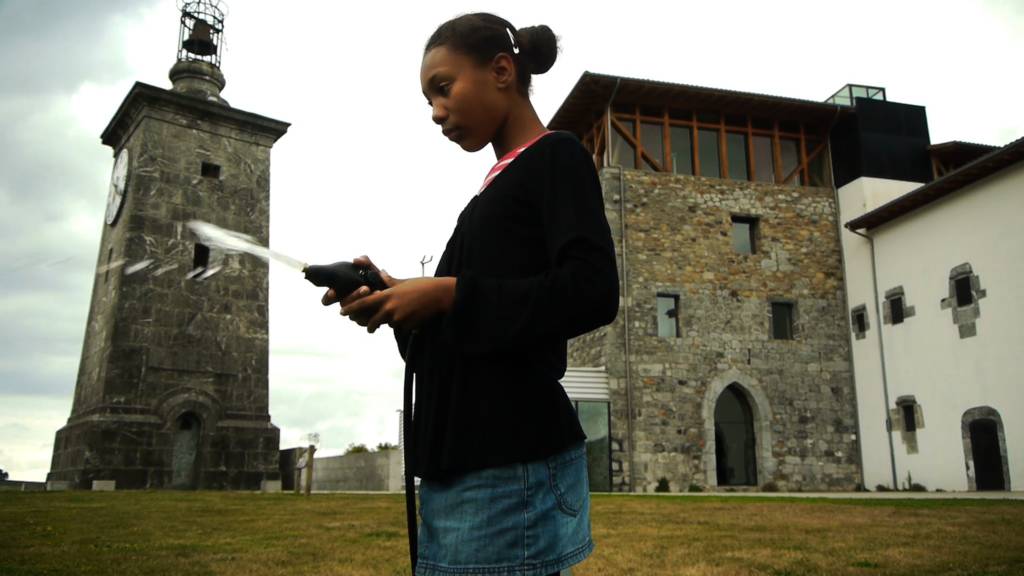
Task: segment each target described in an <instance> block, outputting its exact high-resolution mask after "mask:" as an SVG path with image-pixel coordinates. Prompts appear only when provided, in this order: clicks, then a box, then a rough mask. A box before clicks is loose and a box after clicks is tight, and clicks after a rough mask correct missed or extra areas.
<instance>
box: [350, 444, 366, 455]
mask: <svg viewBox="0 0 1024 576" xmlns="http://www.w3.org/2000/svg"><path fill="white" fill-rule="evenodd" d="M369 451H370V449H369V448H367V447H366V444H349V445H348V448H345V454H364V453H366V452H369Z"/></svg>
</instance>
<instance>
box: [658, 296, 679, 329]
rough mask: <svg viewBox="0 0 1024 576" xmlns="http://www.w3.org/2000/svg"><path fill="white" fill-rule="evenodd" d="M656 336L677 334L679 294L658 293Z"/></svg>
mask: <svg viewBox="0 0 1024 576" xmlns="http://www.w3.org/2000/svg"><path fill="white" fill-rule="evenodd" d="M658 336H660V337H661V338H677V337H678V336H679V296H677V295H675V294H658Z"/></svg>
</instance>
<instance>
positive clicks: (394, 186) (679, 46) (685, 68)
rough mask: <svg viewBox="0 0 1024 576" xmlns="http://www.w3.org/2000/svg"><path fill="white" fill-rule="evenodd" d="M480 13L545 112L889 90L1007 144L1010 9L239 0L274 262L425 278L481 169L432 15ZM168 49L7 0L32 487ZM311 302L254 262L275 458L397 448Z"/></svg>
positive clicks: (4, 203) (1014, 90)
mask: <svg viewBox="0 0 1024 576" xmlns="http://www.w3.org/2000/svg"><path fill="white" fill-rule="evenodd" d="M398 6H401V9H399V8H398ZM584 6H586V8H585V9H583V7H584ZM480 10H483V11H493V12H496V13H498V14H500V15H502V16H504V17H505V18H507V19H509V20H510V21H511V22H512V23H513V24H515V25H516V26H529V25H534V24H541V23H543V24H548V25H549V26H551V27H552V29H553V30H554V31H555V33H556V34H558V35H559V36H560V37H561V42H562V53H561V55H560V57H559V60H558V62H556V64H555V66H554V68H552V70H551V72H549V73H548V74H546V75H543V76H538V77H536V78H535V80H534V82H535V85H534V97H533V101H534V104H535V106H536V108H537V111H538V113H539V114H540V116H541V118H542V119H543V120H544V121H547V120H549V119H550V118H551V116H552V115H553V114H554V112H555V110H556V109H557V108H558V106H559V105H560V104H561V102H562V100H563V99H564V98H565V96H566V95H567V94H568V92H569V90H570V89H571V88H572V86H573V84H574V83H575V82H576V80H577V79H578V78H579V76H580V74H581V73H583V71H585V70H589V71H593V72H600V73H605V74H614V75H621V76H630V77H638V78H649V79H655V80H662V81H668V82H680V83H686V84H697V85H703V86H711V87H716V88H726V89H731V90H741V91H748V92H760V93H767V94H775V95H780V96H789V97H795V98H804V99H809V100H823V99H825V98H827V97H828V96H829V95H831V94H832V93H833V92H834V91H835V90H837V89H838V88H840V87H841V86H842V85H844V84H846V83H862V84H869V85H875V86H884V87H886V88H887V94H888V98H889V99H890V100H893V101H898V102H906V103H911V104H919V105H923V106H925V107H927V111H928V117H929V128H930V132H931V138H932V142H942V141H946V140H954V139H955V140H967V141H973V142H982V143H986V144H999V145H1001V144H1005V143H1007V142H1009V141H1011V140H1014V139H1016V138H1020V137H1021V136H1024V115H1022V114H1021V113H1020V109H1019V102H1020V98H1021V94H1024V79H1022V75H1021V74H1020V71H1019V69H1020V62H1021V60H1022V56H1024V2H1021V1H1020V0H1002V1H999V0H992V1H987V2H983V1H961V2H939V1H934V0H933V1H921V2H911V1H903V0H896V1H894V0H885V1H876V0H862V1H859V2H826V1H823V0H818V1H814V2H785V1H774V2H764V1H756V2H731V1H724V0H718V1H714V2H711V1H707V2H701V3H697V2H678V1H676V2H644V1H634V2H629V3H621V2H615V3H600V2H588V3H582V2H561V3H559V2H550V1H548V2H529V1H519V2H478V3H473V4H469V3H456V2H444V1H441V2H433V3H429V6H428V5H427V3H408V4H406V3H402V4H395V3H386V2H369V3H366V2H327V1H324V2H317V1H312V0H310V1H302V2H299V1H296V2H288V3H284V2H270V1H254V0H234V2H232V3H231V5H230V12H229V15H228V18H227V22H226V43H225V51H224V54H223V70H224V73H225V75H226V77H227V82H228V83H227V88H226V89H225V90H224V92H223V95H224V97H225V98H226V99H227V100H228V101H229V102H230V103H231V105H232V106H233V107H235V108H239V109H242V110H246V111H249V112H254V113H257V114H262V115H265V116H270V117H273V118H277V119H280V120H284V121H287V122H290V123H291V124H292V126H291V129H290V130H289V131H288V133H287V134H286V135H285V136H284V137H283V138H282V139H281V140H280V141H278V143H277V145H276V146H275V147H274V150H273V154H272V168H271V171H272V182H271V237H272V240H271V243H272V245H273V247H274V248H276V249H278V250H280V251H283V252H285V253H288V254H291V255H293V256H295V257H296V258H299V259H300V260H303V261H309V262H330V261H335V260H340V259H351V258H353V257H354V256H357V255H359V254H363V253H366V254H369V255H370V256H371V257H373V258H374V260H375V261H376V262H377V263H378V264H379V265H381V266H382V267H384V268H386V269H387V270H388V271H389V272H391V273H392V275H394V276H397V277H404V276H414V275H419V274H420V265H419V261H420V258H421V257H422V256H424V255H428V256H429V255H434V257H435V263H436V259H437V257H439V256H440V253H441V251H442V250H443V248H444V243H445V241H446V240H447V238H448V235H449V234H450V232H451V229H452V226H453V224H454V221H455V218H456V216H457V215H458V213H459V211H460V210H461V208H462V206H463V205H464V204H465V203H466V202H467V201H468V199H469V198H470V197H471V196H472V194H473V193H474V192H475V191H476V189H477V187H478V186H479V183H480V181H481V180H482V179H483V177H484V175H485V174H486V172H487V170H488V169H489V168H490V165H491V164H492V163H493V162H494V156H493V153H492V152H491V151H490V150H489V149H486V150H484V151H481V152H479V153H476V154H466V153H465V152H463V151H462V150H461V149H459V148H458V147H457V146H455V145H454V144H452V143H450V142H448V141H447V140H446V139H444V138H443V137H442V136H441V134H440V130H439V128H438V127H437V126H435V125H434V124H433V123H432V122H431V121H430V110H429V108H428V106H427V105H426V101H425V100H424V99H423V96H422V95H421V94H420V88H419V77H418V73H419V63H420V56H421V54H422V46H423V43H424V42H425V41H426V39H427V37H428V36H429V35H430V34H431V32H433V30H434V28H435V27H436V26H437V25H438V24H440V23H441V22H443V21H444V20H446V19H448V18H450V17H452V16H455V15H457V14H460V13H463V12H469V11H480ZM177 39H178V15H177V10H176V7H175V1H174V0H120V1H118V2H110V1H107V0H75V1H57V0H0V126H2V127H3V129H2V130H0V468H3V469H5V470H7V471H9V472H10V473H11V478H12V479H22V480H43V479H44V478H45V476H46V472H47V471H48V469H49V464H50V457H51V454H52V449H53V437H54V433H55V432H56V431H57V429H59V428H60V427H61V426H63V425H64V423H65V422H66V420H67V417H68V415H69V413H70V409H71V398H72V394H73V391H74V386H75V378H76V375H77V370H78V362H79V357H80V354H81V347H82V339H83V335H84V331H85V324H86V316H87V314H88V306H89V300H90V295H91V290H92V280H93V275H94V273H95V269H96V260H97V254H98V250H99V239H100V233H101V231H102V227H103V225H104V224H103V215H104V210H105V200H106V195H107V187H108V182H109V179H110V170H111V167H112V164H113V158H112V151H111V150H110V149H109V148H106V147H105V146H103V145H102V144H101V143H100V140H99V135H100V132H101V131H102V130H103V128H104V127H105V126H106V124H107V122H108V121H109V119H110V117H111V116H112V115H113V113H114V112H115V110H116V109H117V106H118V105H119V104H120V102H121V100H122V99H123V98H124V96H125V94H127V92H128V90H129V89H130V87H131V85H132V83H133V82H135V81H141V82H146V83H148V84H153V85H156V86H161V87H170V82H169V81H168V80H167V71H168V70H169V69H170V67H171V65H172V64H173V63H174V59H175V57H176V54H177V52H176V43H177ZM249 262H250V264H251V265H253V266H258V265H260V264H258V263H257V262H255V261H249ZM432 272H433V264H430V265H428V266H427V273H428V274H431V273H432ZM319 298H320V292H319V291H318V290H317V289H315V288H313V287H311V286H309V285H308V284H306V283H305V282H304V281H302V279H301V276H300V275H299V274H298V273H296V272H292V271H290V270H288V269H286V268H278V267H276V266H274V267H272V268H271V292H270V330H271V334H270V342H271V344H270V345H271V363H270V411H271V415H272V418H273V421H274V423H275V424H277V425H278V426H279V427H280V428H281V445H282V447H288V446H293V445H298V444H299V443H300V442H301V441H302V440H303V437H304V435H305V434H307V433H309V432H319V433H320V435H321V438H322V441H321V442H322V443H321V449H322V450H324V452H323V453H324V454H331V453H339V452H340V451H342V450H343V449H344V448H345V447H346V446H347V445H348V444H350V443H353V442H356V443H366V444H368V445H376V444H377V443H378V442H393V443H394V442H397V436H398V416H397V412H396V410H398V409H399V408H401V400H402V397H401V396H402V392H401V389H402V385H401V374H402V364H401V361H400V359H399V357H398V354H397V352H396V350H395V347H394V343H393V339H392V338H391V333H390V330H387V329H384V330H381V331H379V332H378V333H377V334H374V335H367V334H366V333H365V332H363V331H362V329H360V328H359V327H358V326H356V325H354V324H352V323H350V322H349V321H348V320H344V319H341V318H339V317H338V316H337V315H336V308H335V309H334V310H332V311H328V310H326V309H323V308H322V307H321V306H320V305H319Z"/></svg>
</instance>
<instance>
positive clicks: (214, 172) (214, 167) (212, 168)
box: [200, 162, 220, 179]
mask: <svg viewBox="0 0 1024 576" xmlns="http://www.w3.org/2000/svg"><path fill="white" fill-rule="evenodd" d="M200 173H201V175H202V176H203V178H213V179H218V178H220V165H219V164H213V163H211V162H203V166H202V168H201V169H200Z"/></svg>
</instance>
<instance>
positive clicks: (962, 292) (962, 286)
mask: <svg viewBox="0 0 1024 576" xmlns="http://www.w3.org/2000/svg"><path fill="white" fill-rule="evenodd" d="M954 283H955V284H956V305H957V306H958V307H962V306H970V305H971V304H974V293H973V292H972V291H971V277H970V276H961V277H960V278H957V279H956V280H955V281H954Z"/></svg>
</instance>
